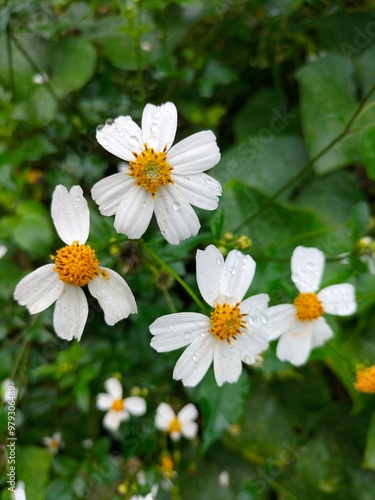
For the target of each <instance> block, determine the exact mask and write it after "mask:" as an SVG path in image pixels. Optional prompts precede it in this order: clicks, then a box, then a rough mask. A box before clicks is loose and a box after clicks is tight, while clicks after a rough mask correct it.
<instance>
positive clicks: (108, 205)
mask: <svg viewBox="0 0 375 500" xmlns="http://www.w3.org/2000/svg"><path fill="white" fill-rule="evenodd" d="M134 184H135V180H134V178H133V177H130V176H129V175H127V174H126V173H123V172H121V173H119V174H114V175H110V176H109V177H106V178H105V179H102V180H100V181H99V182H97V183H96V184H95V185H94V186H93V188H92V189H91V196H92V199H93V200H94V201H95V202H96V203H97V204H98V205H99V210H100V213H101V214H102V215H114V214H115V213H116V212H117V210H118V208H119V206H120V204H121V202H122V200H123V199H124V198H126V196H127V193H128V192H129V190H130V188H131V187H132V186H133V185H134Z"/></svg>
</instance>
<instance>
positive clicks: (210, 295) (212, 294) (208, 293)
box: [207, 290, 214, 299]
mask: <svg viewBox="0 0 375 500" xmlns="http://www.w3.org/2000/svg"><path fill="white" fill-rule="evenodd" d="M213 296H214V292H213V291H212V290H210V291H208V292H207V297H209V298H210V299H212V298H213Z"/></svg>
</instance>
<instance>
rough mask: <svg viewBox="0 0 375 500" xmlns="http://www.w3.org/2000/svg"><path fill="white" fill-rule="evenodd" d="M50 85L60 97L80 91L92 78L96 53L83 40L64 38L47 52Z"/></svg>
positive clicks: (88, 43)
mask: <svg viewBox="0 0 375 500" xmlns="http://www.w3.org/2000/svg"><path fill="white" fill-rule="evenodd" d="M49 60H50V62H51V78H50V84H51V86H52V87H53V89H54V91H55V92H56V94H57V95H58V96H60V97H63V96H65V95H66V94H69V93H70V92H75V91H77V90H79V89H81V88H82V87H83V86H84V85H85V84H86V83H87V82H88V81H89V80H90V79H91V78H92V76H93V74H94V72H95V68H96V52H95V49H94V47H93V46H92V45H91V43H90V42H88V41H87V40H85V39H83V38H66V39H63V40H60V41H59V42H57V43H56V44H54V45H53V46H52V47H51V48H50V50H49Z"/></svg>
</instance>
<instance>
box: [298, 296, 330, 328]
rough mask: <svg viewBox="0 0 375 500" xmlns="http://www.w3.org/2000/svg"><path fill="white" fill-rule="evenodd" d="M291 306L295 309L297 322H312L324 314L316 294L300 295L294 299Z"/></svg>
mask: <svg viewBox="0 0 375 500" xmlns="http://www.w3.org/2000/svg"><path fill="white" fill-rule="evenodd" d="M293 304H294V306H295V307H296V309H297V319H298V320H299V321H313V320H314V319H318V318H320V316H321V315H322V314H323V313H324V309H323V306H322V303H321V302H320V300H319V299H318V296H317V295H316V293H300V294H299V295H298V297H296V298H295V299H294V302H293Z"/></svg>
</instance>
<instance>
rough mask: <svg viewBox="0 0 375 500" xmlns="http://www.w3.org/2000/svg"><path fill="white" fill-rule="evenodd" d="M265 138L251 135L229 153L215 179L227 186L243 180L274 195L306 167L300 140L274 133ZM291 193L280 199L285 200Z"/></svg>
mask: <svg viewBox="0 0 375 500" xmlns="http://www.w3.org/2000/svg"><path fill="white" fill-rule="evenodd" d="M264 130H265V134H264V135H261V134H260V135H251V136H249V137H247V139H245V140H244V141H242V142H240V144H237V145H236V146H233V147H232V148H230V149H229V150H227V151H226V152H225V153H224V154H223V156H222V159H221V161H220V163H219V165H217V166H216V167H215V169H214V171H213V172H214V177H215V178H216V179H218V180H219V181H221V182H222V183H225V182H227V181H231V180H232V179H233V178H235V179H240V180H241V181H243V182H244V183H246V184H248V185H249V186H251V187H252V188H254V189H258V190H259V191H261V192H262V193H264V194H267V195H270V196H271V195H273V194H274V193H275V192H276V191H277V190H278V189H279V188H280V187H281V186H283V185H284V184H287V183H288V181H289V180H290V179H292V178H293V177H294V176H295V175H296V174H297V173H298V172H299V171H300V170H301V169H302V167H303V166H304V165H305V164H306V162H307V157H306V152H305V149H304V145H303V142H302V140H301V139H300V138H299V137H297V136H278V135H276V134H275V133H273V132H272V130H271V129H264ZM290 191H291V190H290V189H287V190H285V192H284V193H283V194H282V196H280V198H283V199H285V197H286V196H287V194H288V193H290Z"/></svg>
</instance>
